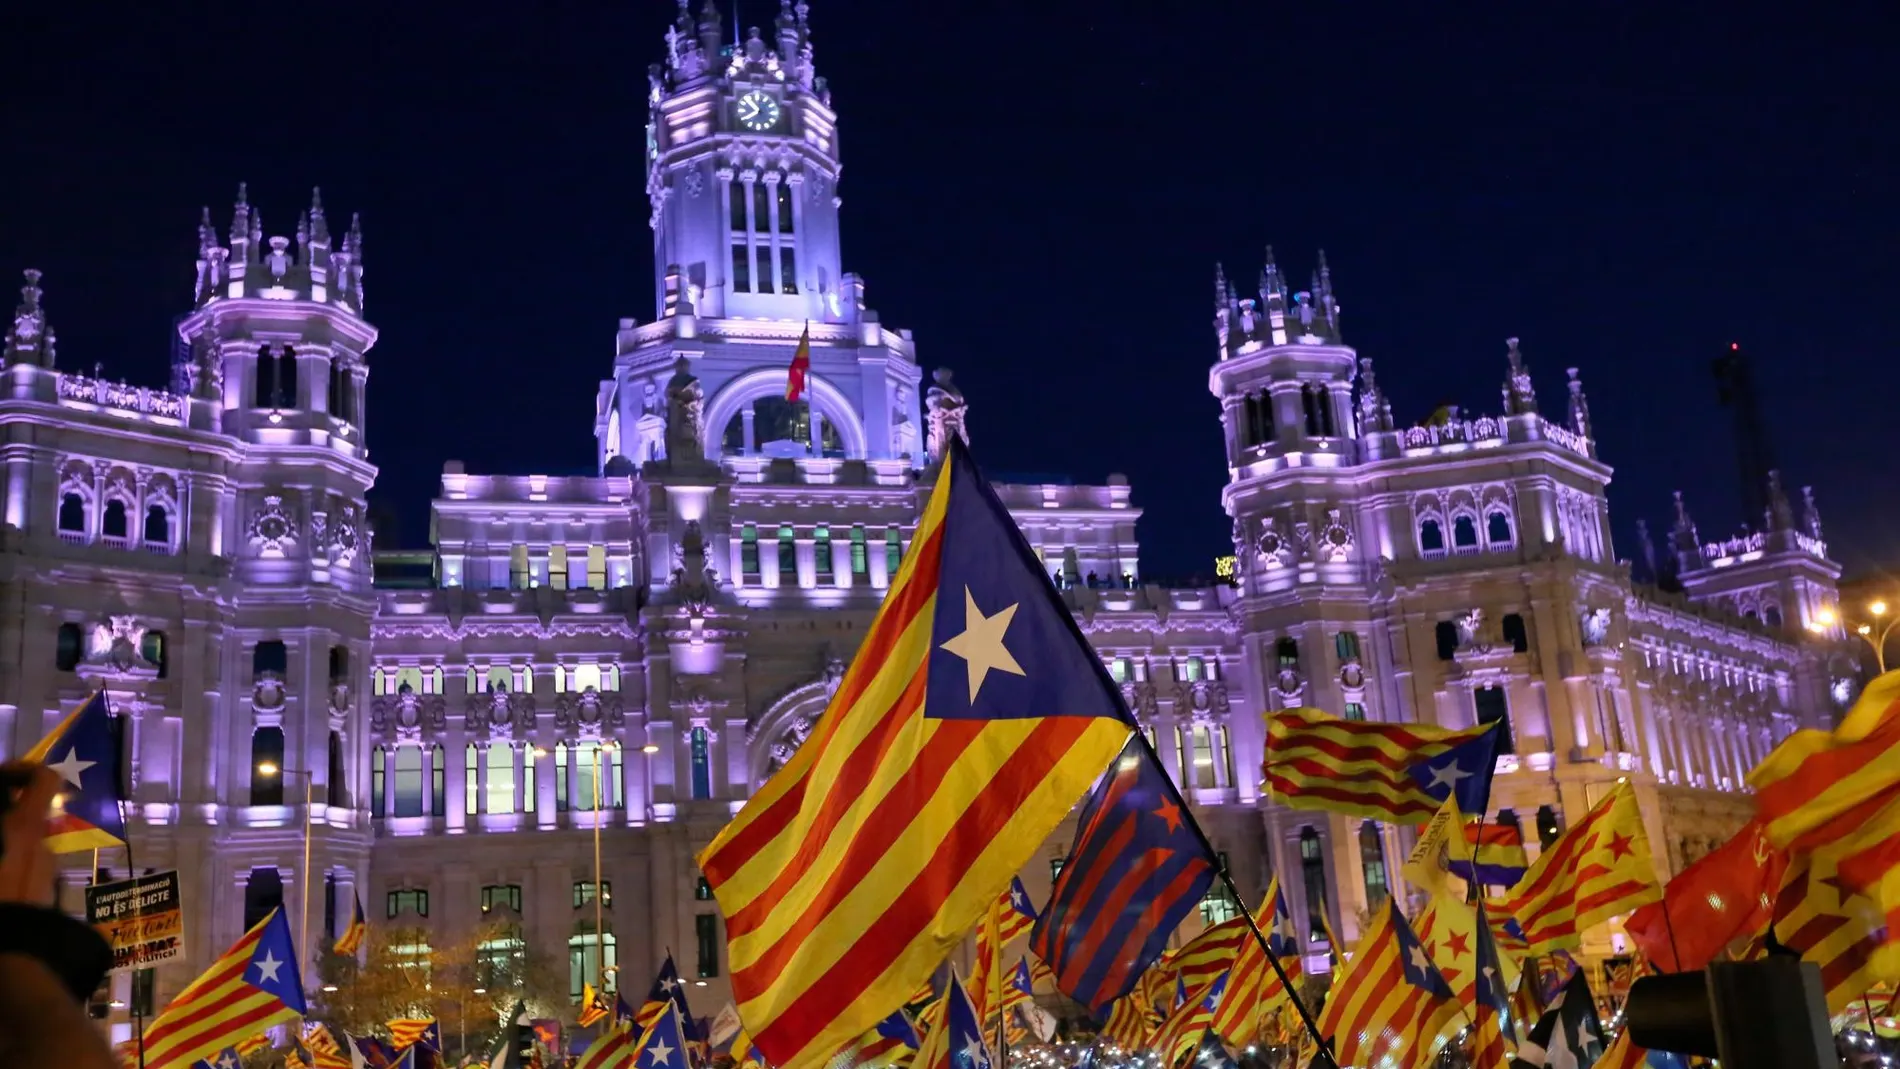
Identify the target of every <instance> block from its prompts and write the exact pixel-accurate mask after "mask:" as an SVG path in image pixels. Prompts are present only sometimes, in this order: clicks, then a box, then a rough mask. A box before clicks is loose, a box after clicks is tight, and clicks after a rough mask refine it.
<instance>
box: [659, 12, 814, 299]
mask: <svg viewBox="0 0 1900 1069" xmlns="http://www.w3.org/2000/svg"><path fill="white" fill-rule="evenodd" d="M807 10H808V9H807V5H806V4H804V3H802V2H800V3H798V4H796V5H794V4H793V3H792V2H791V0H782V2H781V4H780V7H779V14H778V18H777V20H776V22H775V25H774V34H773V38H772V40H770V41H768V40H766V39H765V38H763V37H762V36H761V35H760V31H759V29H758V27H753V28H752V29H751V30H750V31H749V32H748V33H747V35H746V38H745V40H743V41H740V42H736V43H734V42H727V41H725V40H724V38H723V27H722V23H721V21H720V18H719V12H718V10H717V8H716V7H715V6H714V4H713V3H712V0H708V2H707V3H706V5H705V7H703V8H702V9H701V10H700V13H699V15H698V17H697V18H695V17H694V16H693V15H692V13H691V11H690V10H689V8H688V0H680V8H679V16H678V18H677V19H676V20H675V21H674V23H673V25H672V26H671V27H670V28H669V29H668V30H667V56H666V62H664V63H656V64H654V65H653V66H652V67H651V68H649V71H648V80H649V93H648V115H649V119H648V123H647V193H648V196H649V198H650V200H651V202H652V205H653V216H652V220H651V223H652V227H653V259H654V264H653V266H654V272H653V273H654V279H655V285H656V291H657V292H656V295H655V297H656V300H655V303H656V307H657V309H658V311H659V313H660V314H662V315H665V314H667V313H668V312H669V311H670V310H671V309H670V308H669V303H670V302H675V301H677V302H682V303H684V304H688V305H690V306H691V309H692V311H693V312H694V313H695V314H696V315H698V316H700V317H704V318H748V319H751V318H763V319H781V320H810V321H812V322H814V323H819V322H833V323H837V322H843V321H844V320H845V318H846V308H845V305H846V304H847V302H848V298H847V296H846V295H845V294H844V292H843V288H844V285H845V281H844V279H843V276H842V274H841V271H840V268H839V252H838V204H839V200H838V195H837V187H838V130H837V122H838V118H837V115H836V113H834V112H833V111H832V110H831V94H830V92H829V90H828V89H827V88H826V87H825V80H824V79H823V78H819V77H817V76H816V75H815V74H814V73H813V68H812V48H811V33H810V29H809V26H808V24H807V21H806V18H807ZM669 290H672V292H670V293H669Z"/></svg>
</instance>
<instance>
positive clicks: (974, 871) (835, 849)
mask: <svg viewBox="0 0 1900 1069" xmlns="http://www.w3.org/2000/svg"><path fill="white" fill-rule="evenodd" d="M1132 731H1133V723H1132V718H1130V716H1129V714H1128V713H1127V710H1126V708H1125V707H1124V705H1123V704H1122V699H1121V692H1120V690H1119V688H1118V687H1117V686H1116V685H1115V683H1114V681H1113V680H1112V679H1111V678H1110V677H1109V675H1108V673H1107V671H1106V669H1105V668H1104V667H1103V665H1102V661H1101V658H1100V657H1099V656H1097V655H1096V653H1095V652H1094V651H1093V650H1092V649H1091V648H1090V647H1089V645H1088V643H1087V641H1086V640H1085V639H1084V638H1083V636H1082V633H1081V631H1080V629H1078V628H1077V626H1076V624H1075V621H1074V620H1073V619H1072V618H1071V617H1070V615H1069V611H1068V609H1067V608H1066V607H1065V606H1064V605H1063V603H1062V601H1061V600H1060V596H1059V595H1058V594H1057V592H1056V590H1055V588H1054V587H1053V586H1052V585H1051V584H1050V582H1049V577H1048V575H1047V573H1045V572H1044V571H1043V569H1042V565H1041V563H1040V562H1039V561H1038V560H1037V559H1036V556H1035V553H1034V552H1033V551H1032V550H1031V549H1030V548H1029V545H1028V543H1027V542H1025V541H1024V539H1023V536H1022V533H1021V531H1020V530H1019V529H1018V528H1017V526H1016V523H1015V521H1014V519H1012V518H1011V516H1010V514H1009V511H1008V510H1007V509H1006V508H1004V506H1003V503H1002V502H1001V501H1000V500H999V499H998V498H997V496H996V492H995V491H994V490H993V489H992V488H991V487H990V485H989V483H988V482H987V481H985V480H984V478H983V476H982V474H981V473H980V472H978V471H977V469H976V466H975V465H974V464H973V463H972V462H971V460H970V455H969V452H968V451H967V449H965V448H964V446H963V444H962V442H961V441H960V440H956V441H953V442H952V444H951V446H950V448H949V450H948V452H947V454H946V457H945V460H944V464H943V466H942V468H941V470H940V472H939V474H938V476H937V483H936V486H935V487H934V488H933V489H932V491H931V493H930V499H929V502H928V503H927V504H926V506H925V507H924V510H923V514H922V516H921V517H920V518H919V520H918V525H917V532H916V536H915V538H914V540H913V541H912V544H911V547H910V551H909V553H908V554H907V555H906V557H905V559H904V562H903V565H902V567H900V568H899V569H898V573H897V577H896V579H895V581H894V582H893V583H892V586H891V589H890V592H889V594H888V595H887V596H886V597H885V599H884V604H883V607H882V608H880V609H879V610H878V614H877V618H876V619H875V620H873V621H872V624H871V627H870V629H869V630H868V631H867V633H866V634H865V637H864V643H863V646H862V648H860V649H859V651H858V655H857V657H856V658H855V659H854V660H853V661H852V663H851V667H850V668H849V669H848V670H847V671H846V672H845V676H844V679H843V680H842V681H841V682H840V684H839V686H838V690H837V692H836V693H835V694H834V695H833V697H832V700H831V704H830V706H829V707H828V708H827V709H826V710H825V713H824V715H823V717H822V718H820V720H819V722H818V725H817V727H816V729H815V730H814V732H813V733H812V736H811V738H810V739H808V740H807V741H806V742H805V744H804V745H803V746H801V747H800V748H799V750H798V752H797V753H795V754H794V755H793V756H792V759H791V760H790V761H788V762H787V763H786V764H785V766H784V767H783V768H782V769H780V770H779V772H778V773H777V774H775V775H774V776H773V777H772V778H771V779H770V780H768V781H767V782H766V783H765V785H764V786H763V787H762V788H760V790H759V792H758V793H757V794H755V795H754V796H753V797H752V798H751V799H750V800H749V801H748V802H747V803H746V805H745V808H744V809H742V810H741V811H740V812H739V814H738V816H737V817H735V818H734V819H733V821H732V823H730V824H728V825H727V826H726V827H725V829H724V830H722V831H721V832H720V833H719V835H718V836H717V837H716V838H715V839H714V840H713V842H712V844H711V845H710V846H708V847H707V848H706V849H705V851H704V852H703V853H702V854H701V855H700V856H699V866H700V869H701V871H702V872H704V873H705V875H706V879H707V882H709V883H710V884H711V885H712V887H713V891H714V894H715V895H716V896H717V897H718V900H719V905H720V908H721V910H722V911H723V912H724V913H725V915H726V917H727V938H728V941H729V946H730V955H731V961H732V988H733V997H734V1001H735V1003H736V1005H737V1006H738V1009H739V1015H740V1017H742V1018H743V1019H744V1021H745V1024H746V1027H747V1029H748V1030H749V1031H750V1033H751V1035H752V1039H753V1042H754V1043H756V1044H757V1045H758V1047H759V1049H760V1050H761V1051H762V1052H764V1054H765V1056H766V1057H767V1058H768V1059H769V1060H770V1061H771V1062H772V1064H774V1065H776V1066H778V1067H779V1069H812V1067H815V1066H819V1065H822V1064H824V1063H825V1062H826V1061H828V1060H829V1059H830V1058H831V1056H832V1055H833V1054H835V1053H837V1052H838V1051H839V1050H841V1049H843V1048H844V1047H846V1046H847V1045H849V1044H852V1043H854V1042H856V1041H857V1039H858V1038H859V1037H860V1036H862V1035H863V1034H864V1033H865V1032H866V1031H868V1030H870V1029H871V1028H872V1027H873V1026H875V1025H876V1024H877V1023H878V1022H879V1021H881V1020H883V1019H884V1018H886V1017H888V1016H889V1015H890V1013H891V1012H892V1011H893V1010H896V1009H897V1008H898V1007H899V1006H900V1005H901V1004H902V1003H903V1002H904V1000H905V999H906V998H907V997H909V996H910V995H911V994H912V993H913V992H915V991H916V990H917V989H918V986H919V985H920V984H922V983H923V982H924V981H925V980H926V979H927V978H928V977H929V976H930V974H931V973H932V972H933V971H934V970H935V969H936V967H937V964H938V963H939V962H941V961H942V960H943V959H944V957H945V956H946V955H947V954H948V953H949V952H950V950H951V949H952V948H953V947H955V946H956V945H957V944H958V943H959V942H960V941H961V940H962V939H963V937H964V934H965V933H966V932H968V931H969V930H970V929H971V927H972V926H973V925H974V924H975V923H976V921H977V919H978V918H979V917H980V916H981V915H982V914H983V911H984V910H985V909H988V908H989V906H990V905H991V904H992V903H993V902H995V901H996V899H997V896H999V895H1000V894H1002V892H1003V889H1004V888H1005V887H1007V886H1008V885H1009V882H1010V879H1011V877H1013V876H1014V875H1015V874H1016V873H1017V871H1018V870H1019V869H1021V868H1022V866H1023V865H1024V864H1026V863H1027V862H1028V861H1029V859H1030V858H1031V857H1032V856H1034V854H1035V852H1036V851H1037V850H1039V849H1041V847H1042V843H1043V841H1044V840H1046V839H1047V838H1048V837H1049V834H1050V833H1051V832H1052V831H1054V830H1055V828H1056V826H1057V825H1058V824H1060V823H1061V821H1062V819H1063V818H1064V817H1065V816H1067V814H1068V812H1069V809H1070V808H1071V807H1072V806H1073V805H1074V804H1075V802H1076V801H1077V800H1078V799H1079V798H1080V797H1081V796H1082V794H1083V793H1084V792H1085V791H1087V790H1088V788H1089V786H1090V784H1092V783H1093V782H1094V781H1095V779H1096V777H1097V776H1099V775H1100V774H1101V772H1102V770H1103V769H1104V768H1106V767H1107V766H1108V763H1109V761H1110V760H1111V759H1113V758H1114V757H1115V755H1116V754H1118V753H1119V752H1120V751H1121V749H1122V745H1123V743H1125V742H1126V741H1127V739H1128V738H1129V736H1130V735H1131V733H1132Z"/></svg>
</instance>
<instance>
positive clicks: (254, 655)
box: [251, 638, 290, 681]
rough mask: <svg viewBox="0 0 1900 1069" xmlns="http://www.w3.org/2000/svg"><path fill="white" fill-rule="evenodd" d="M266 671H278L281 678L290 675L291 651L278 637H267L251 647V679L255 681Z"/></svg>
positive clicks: (278, 676) (277, 673)
mask: <svg viewBox="0 0 1900 1069" xmlns="http://www.w3.org/2000/svg"><path fill="white" fill-rule="evenodd" d="M266 672H274V673H276V675H277V678H279V679H283V678H285V677H287V676H289V675H290V653H289V651H288V650H286V649H285V648H284V644H283V642H282V641H280V640H278V639H274V638H270V639H265V640H264V641H262V642H260V643H258V644H257V645H255V646H253V647H251V679H252V680H253V681H255V680H256V679H257V677H258V676H261V675H263V674H264V673H266Z"/></svg>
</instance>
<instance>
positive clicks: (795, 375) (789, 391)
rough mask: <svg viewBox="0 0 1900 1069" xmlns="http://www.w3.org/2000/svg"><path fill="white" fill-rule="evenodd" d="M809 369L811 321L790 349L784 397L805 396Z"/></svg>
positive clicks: (797, 397) (789, 398)
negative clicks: (789, 366) (796, 343)
mask: <svg viewBox="0 0 1900 1069" xmlns="http://www.w3.org/2000/svg"><path fill="white" fill-rule="evenodd" d="M810 371H811V321H810V320H806V321H805V332H804V333H803V334H800V335H799V336H798V348H796V349H793V350H792V366H791V369H790V370H789V371H788V372H787V373H786V375H785V399H786V400H787V401H796V400H798V399H799V398H801V397H803V396H805V375H806V373H808V372H810Z"/></svg>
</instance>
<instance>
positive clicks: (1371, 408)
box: [1359, 356, 1393, 434]
mask: <svg viewBox="0 0 1900 1069" xmlns="http://www.w3.org/2000/svg"><path fill="white" fill-rule="evenodd" d="M1392 427H1393V424H1392V403H1391V402H1390V401H1387V400H1386V398H1385V391H1383V390H1381V389H1379V379H1378V376H1377V375H1375V374H1373V371H1372V358H1371V357H1369V356H1367V357H1361V358H1360V360H1359V433H1360V434H1371V433H1373V432H1374V431H1389V430H1391V429H1392Z"/></svg>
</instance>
